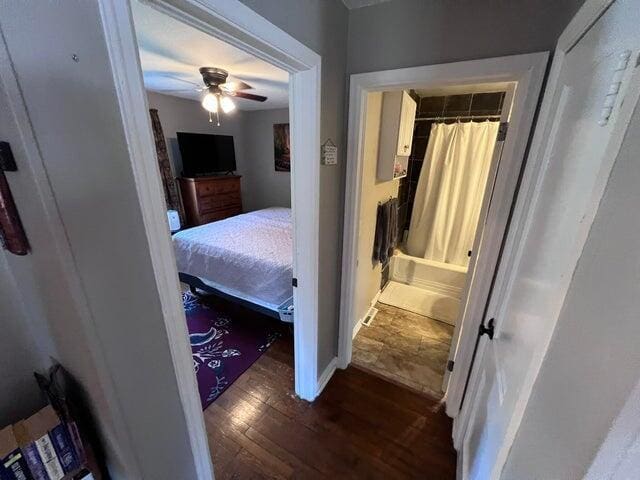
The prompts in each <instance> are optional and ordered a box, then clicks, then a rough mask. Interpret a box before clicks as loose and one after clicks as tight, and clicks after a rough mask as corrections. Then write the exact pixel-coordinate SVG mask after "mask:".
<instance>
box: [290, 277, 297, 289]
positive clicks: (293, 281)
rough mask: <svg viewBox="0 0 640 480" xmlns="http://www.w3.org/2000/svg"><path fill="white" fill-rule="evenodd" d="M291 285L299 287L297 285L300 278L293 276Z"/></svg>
mask: <svg viewBox="0 0 640 480" xmlns="http://www.w3.org/2000/svg"><path fill="white" fill-rule="evenodd" d="M291 285H292V286H294V287H297V286H298V279H297V278H295V277H294V278H292V279H291Z"/></svg>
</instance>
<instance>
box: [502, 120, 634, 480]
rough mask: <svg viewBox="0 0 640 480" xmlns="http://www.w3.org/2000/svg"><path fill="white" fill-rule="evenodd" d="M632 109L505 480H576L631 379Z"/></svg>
mask: <svg viewBox="0 0 640 480" xmlns="http://www.w3.org/2000/svg"><path fill="white" fill-rule="evenodd" d="M638 131H640V108H636V112H635V113H634V117H633V120H632V122H631V125H630V128H629V132H628V133H627V136H626V139H625V141H624V144H623V147H622V150H621V152H620V155H619V156H618V158H617V160H616V163H615V165H614V168H613V171H612V174H611V177H610V179H609V182H608V184H607V187H606V189H605V192H604V196H603V198H602V201H601V203H600V207H599V209H598V213H597V214H596V217H595V220H594V222H593V225H592V226H591V230H590V232H589V236H588V239H587V243H586V245H585V247H584V250H583V252H582V256H581V257H580V260H579V262H578V266H577V268H576V271H575V273H574V276H573V279H572V281H571V285H570V287H569V291H568V293H567V297H566V299H565V302H564V306H563V308H562V311H561V314H560V317H559V319H558V323H557V327H556V330H555V332H554V335H553V338H552V340H551V344H550V346H549V351H548V352H547V355H546V357H545V360H544V363H543V364H542V367H541V369H540V373H539V375H538V378H537V380H536V383H535V385H534V389H533V393H532V396H531V398H530V400H529V403H528V405H527V409H526V412H525V415H524V418H523V420H522V423H521V425H520V429H519V430H518V434H517V437H516V441H515V443H514V445H513V447H512V448H511V451H510V454H509V458H508V462H507V465H506V467H505V471H504V475H503V478H504V479H505V480H507V479H508V480H511V479H513V480H519V479H523V478H526V479H548V478H554V479H558V480H565V479H566V480H570V479H574V478H582V477H583V475H584V474H585V473H586V471H587V469H588V467H589V465H590V463H591V461H592V459H593V457H594V455H595V454H596V452H597V450H598V448H599V446H600V443H601V442H602V440H603V439H604V438H605V436H606V435H607V432H608V431H609V429H610V427H611V425H612V423H613V421H614V419H615V418H616V415H617V414H618V412H619V411H620V409H621V408H622V406H623V405H624V403H625V401H626V399H627V397H628V396H629V394H630V393H631V391H632V390H633V388H634V386H635V385H636V384H637V382H638V380H639V379H640V348H639V347H638V339H640V321H638V312H639V311H640V296H639V295H638V278H639V275H640V260H639V259H640V215H638V205H639V204H640V189H638V184H639V182H640V162H638V152H640V136H639V135H637V132H638Z"/></svg>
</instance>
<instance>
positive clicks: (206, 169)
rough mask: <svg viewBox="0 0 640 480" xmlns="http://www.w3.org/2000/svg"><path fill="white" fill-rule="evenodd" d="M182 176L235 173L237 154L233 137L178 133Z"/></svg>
mask: <svg viewBox="0 0 640 480" xmlns="http://www.w3.org/2000/svg"><path fill="white" fill-rule="evenodd" d="M178 146H179V147H180V155H181V156H182V175H183V176H185V177H199V176H203V175H215V174H220V173H227V172H233V171H234V170H235V169H236V152H235V148H234V146H233V137H232V136H231V135H207V134H202V133H187V132H178Z"/></svg>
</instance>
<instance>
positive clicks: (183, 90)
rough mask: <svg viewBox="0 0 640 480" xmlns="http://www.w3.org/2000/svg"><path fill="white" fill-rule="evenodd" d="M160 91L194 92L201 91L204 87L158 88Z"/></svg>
mask: <svg viewBox="0 0 640 480" xmlns="http://www.w3.org/2000/svg"><path fill="white" fill-rule="evenodd" d="M157 91H158V92H166V93H169V92H171V93H194V92H201V91H202V89H199V88H180V89H173V88H170V89H158V90H157Z"/></svg>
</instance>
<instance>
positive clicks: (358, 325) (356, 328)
mask: <svg viewBox="0 0 640 480" xmlns="http://www.w3.org/2000/svg"><path fill="white" fill-rule="evenodd" d="M380 295H382V289H380V290H378V293H376V294H375V296H374V297H373V300H371V303H370V304H369V308H368V309H367V311H366V313H365V314H364V317H362V318H359V319H358V323H356V324H355V325H354V326H353V333H352V334H351V339H354V338H356V335H357V334H358V332H359V331H360V329H361V328H362V322H363V321H364V319H365V318H367V315H369V312H370V311H371V307H373V306H375V304H376V303H378V300H379V299H380Z"/></svg>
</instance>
